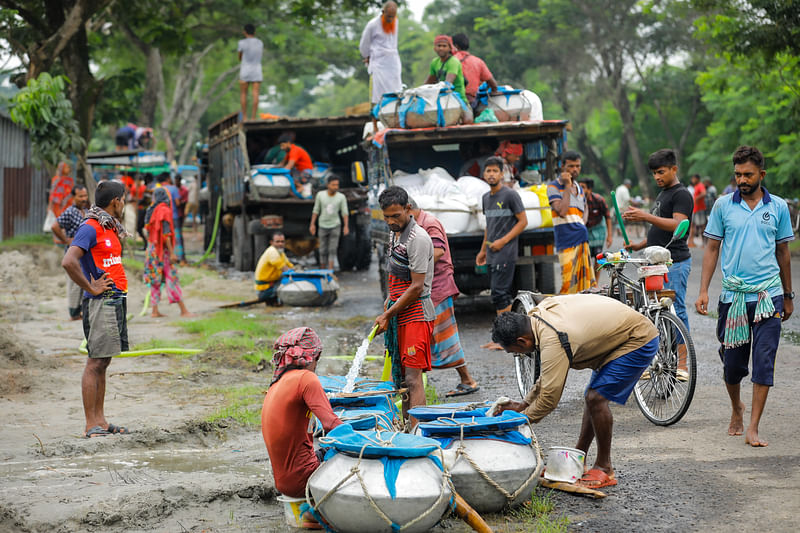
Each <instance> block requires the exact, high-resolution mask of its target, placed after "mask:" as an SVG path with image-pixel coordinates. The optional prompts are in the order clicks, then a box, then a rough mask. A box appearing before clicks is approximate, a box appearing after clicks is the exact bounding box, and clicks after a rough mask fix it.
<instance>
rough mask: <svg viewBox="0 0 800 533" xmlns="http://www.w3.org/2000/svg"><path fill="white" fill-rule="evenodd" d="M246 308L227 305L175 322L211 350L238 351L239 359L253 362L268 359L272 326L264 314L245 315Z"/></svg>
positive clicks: (270, 351) (270, 355)
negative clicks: (233, 308)
mask: <svg viewBox="0 0 800 533" xmlns="http://www.w3.org/2000/svg"><path fill="white" fill-rule="evenodd" d="M249 314H251V313H248V312H247V311H236V310H232V309H226V310H224V311H220V312H217V313H214V314H213V315H211V316H209V317H205V318H199V319H197V320H190V321H187V322H178V323H176V324H175V325H176V326H178V327H180V328H181V329H183V330H184V331H185V332H187V333H190V334H192V335H198V336H199V337H200V339H201V342H202V345H203V346H204V347H205V348H206V349H207V350H211V351H218V352H219V351H221V352H225V353H235V354H241V357H242V359H244V360H245V361H248V362H249V363H252V364H254V365H256V364H258V363H259V362H261V360H262V359H266V360H268V361H269V360H270V359H271V358H272V350H271V348H270V343H269V342H268V340H269V339H271V338H272V337H274V330H273V328H272V327H271V326H270V325H268V324H267V323H266V322H265V320H264V317H263V316H261V315H256V316H253V317H248V315H249Z"/></svg>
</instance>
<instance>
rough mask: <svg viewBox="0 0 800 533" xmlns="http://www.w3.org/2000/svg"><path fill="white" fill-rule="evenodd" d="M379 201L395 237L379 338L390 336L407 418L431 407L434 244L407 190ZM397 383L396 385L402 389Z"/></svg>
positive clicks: (394, 191) (397, 189) (389, 346)
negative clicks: (427, 376)
mask: <svg viewBox="0 0 800 533" xmlns="http://www.w3.org/2000/svg"><path fill="white" fill-rule="evenodd" d="M378 202H379V203H380V206H381V209H382V210H383V219H384V220H385V221H386V223H387V224H388V225H389V229H390V230H392V237H391V241H390V244H389V253H388V259H387V266H386V270H387V271H388V285H389V297H388V298H387V300H386V302H385V304H384V312H383V314H381V315H380V316H379V317H378V318H376V319H375V325H376V326H377V327H378V333H382V332H385V336H384V338H385V342H386V348H387V350H388V352H389V355H390V356H391V357H392V366H393V376H397V378H402V380H403V381H404V383H405V386H406V387H408V396H407V397H405V396H404V398H403V415H404V416H405V415H407V413H408V409H409V408H411V407H416V406H418V405H425V387H424V386H423V384H422V373H423V372H427V371H428V370H430V369H431V338H432V335H433V321H434V318H435V317H436V315H435V313H434V308H433V302H431V284H432V282H433V266H434V261H433V243H432V242H431V238H430V236H428V234H427V233H426V232H425V230H424V229H422V226H420V225H419V224H417V222H416V221H415V220H414V216H413V215H412V214H411V205H410V204H409V201H408V194H407V193H406V191H405V190H403V189H401V188H400V187H389V188H387V189H386V190H385V191H383V192H382V193H381V195H380V196H379V197H378ZM398 370H399V373H398ZM397 378H395V384H396V385H399V383H398V381H400V379H397ZM410 422H411V425H412V427H413V426H414V425H415V424H416V420H415V419H414V418H413V417H412V418H411V420H410Z"/></svg>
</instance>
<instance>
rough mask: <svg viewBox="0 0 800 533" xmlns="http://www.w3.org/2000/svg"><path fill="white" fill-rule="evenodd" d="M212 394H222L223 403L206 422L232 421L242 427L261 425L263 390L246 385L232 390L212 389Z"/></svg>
mask: <svg viewBox="0 0 800 533" xmlns="http://www.w3.org/2000/svg"><path fill="white" fill-rule="evenodd" d="M209 392H210V393H212V394H214V393H216V394H222V396H223V397H224V399H225V403H224V405H223V406H222V407H220V409H218V410H217V411H215V412H214V413H213V414H211V415H210V416H209V417H208V418H206V421H208V422H216V421H218V420H222V419H233V420H236V421H237V422H239V423H240V424H242V425H244V426H257V425H259V424H261V406H262V404H263V403H264V388H263V387H256V386H253V385H247V386H244V387H237V388H232V389H212V390H211V391H209Z"/></svg>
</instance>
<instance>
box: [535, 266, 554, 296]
mask: <svg viewBox="0 0 800 533" xmlns="http://www.w3.org/2000/svg"><path fill="white" fill-rule="evenodd" d="M557 270H558V272H560V269H559V266H558V263H555V264H553V263H537V264H536V285H537V286H536V289H537V290H538V291H539V292H541V293H542V294H556V293H557V292H558V289H560V287H558V288H557V287H556V271H557Z"/></svg>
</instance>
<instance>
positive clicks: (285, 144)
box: [278, 133, 314, 184]
mask: <svg viewBox="0 0 800 533" xmlns="http://www.w3.org/2000/svg"><path fill="white" fill-rule="evenodd" d="M278 144H280V145H281V150H283V151H284V152H285V153H286V158H285V159H284V160H283V165H282V166H283V168H287V169H289V170H290V171H291V172H292V177H293V178H294V179H295V183H297V182H299V183H301V184H303V183H307V182H308V180H309V178H311V169H312V168H314V164H313V163H312V162H311V156H310V155H308V152H306V151H305V150H304V149H303V148H301V147H300V146H297V145H296V144H294V143H293V142H292V134H291V133H284V134H283V135H281V136H280V137H279V138H278Z"/></svg>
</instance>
